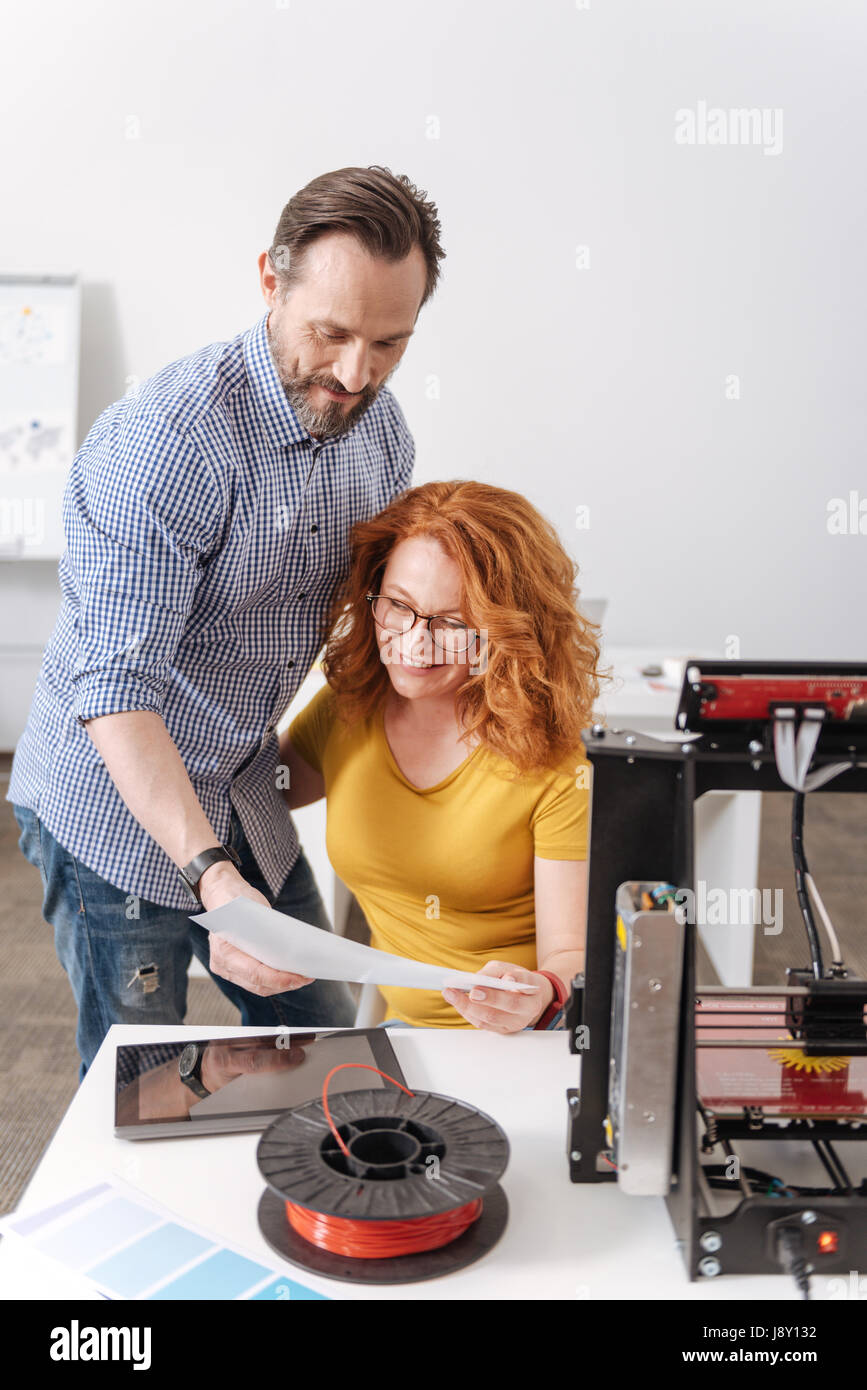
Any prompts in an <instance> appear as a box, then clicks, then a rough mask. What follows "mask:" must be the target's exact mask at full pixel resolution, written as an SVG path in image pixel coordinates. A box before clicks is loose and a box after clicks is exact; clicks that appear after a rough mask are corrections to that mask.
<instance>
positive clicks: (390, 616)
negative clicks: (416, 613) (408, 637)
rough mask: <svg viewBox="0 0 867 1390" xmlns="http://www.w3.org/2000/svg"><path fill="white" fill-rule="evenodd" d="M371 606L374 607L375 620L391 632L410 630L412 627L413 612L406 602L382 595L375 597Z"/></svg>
mask: <svg viewBox="0 0 867 1390" xmlns="http://www.w3.org/2000/svg"><path fill="white" fill-rule="evenodd" d="M370 606H371V608H372V609H373V617H374V621H375V622H377V623H379V626H380V627H385V628H388V631H389V632H409V630H410V628H411V627H412V624H413V612H412V609H411V608H407V606H406V604H405V603H398V601H397V599H393V598H385V597H383V596H380V597H379V598H375V599H374V600H373V603H372V604H371V605H370Z"/></svg>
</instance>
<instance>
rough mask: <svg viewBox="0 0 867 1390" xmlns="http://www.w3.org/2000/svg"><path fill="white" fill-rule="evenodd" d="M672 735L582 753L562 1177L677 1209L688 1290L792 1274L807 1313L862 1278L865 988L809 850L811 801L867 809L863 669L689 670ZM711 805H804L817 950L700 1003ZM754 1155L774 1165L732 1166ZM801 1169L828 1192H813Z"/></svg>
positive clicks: (807, 943) (595, 736)
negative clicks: (571, 1055)
mask: <svg viewBox="0 0 867 1390" xmlns="http://www.w3.org/2000/svg"><path fill="white" fill-rule="evenodd" d="M676 727H677V730H678V731H679V735H680V736H679V737H677V738H676V739H675V740H674V741H671V740H663V739H656V738H651V737H649V736H647V735H643V734H639V733H634V732H628V731H623V730H617V729H608V728H605V727H604V726H602V725H599V724H596V725H594V726H593V727H592V729H590V730H588V731H587V732H586V734H585V738H584V741H585V745H586V749H587V755H588V758H589V759H590V762H591V764H592V767H593V789H592V818H591V833H590V884H589V897H588V927H587V953H586V967H585V968H586V977H585V976H579V977H577V978H576V980H575V981H574V982H573V989H572V997H571V1001H570V1005H569V1010H568V1014H567V1026H568V1028H569V1030H570V1031H569V1036H570V1047H571V1050H572V1051H573V1052H575V1053H579V1054H580V1055H581V1058H582V1060H581V1077H580V1088H576V1089H574V1090H570V1091H569V1093H568V1101H569V1132H568V1152H569V1166H570V1176H571V1179H572V1181H573V1182H604V1181H616V1182H618V1184H619V1185H620V1187H621V1188H622V1189H623V1190H624V1191H625V1192H628V1193H631V1194H634V1195H662V1196H664V1197H665V1199H666V1202H667V1205H668V1209H669V1212H670V1215H671V1218H672V1222H673V1225H674V1228H675V1234H676V1238H677V1243H678V1245H679V1246H680V1248H681V1250H682V1252H683V1257H684V1260H685V1262H686V1268H687V1272H688V1275H689V1277H690V1279H695V1278H699V1277H714V1276H717V1275H719V1274H726V1273H773V1272H780V1270H781V1269H782V1270H787V1271H788V1272H790V1273H791V1274H792V1275H793V1276H794V1278H795V1279H796V1281H797V1283H798V1286H799V1288H800V1290H801V1292H802V1294H803V1295H804V1296H805V1297H807V1296H808V1290H809V1277H810V1274H811V1272H813V1271H817V1270H821V1271H822V1272H828V1273H830V1272H836V1271H849V1270H851V1269H853V1268H857V1267H858V1263H859V1260H861V1259H863V1256H864V1254H865V1252H867V1177H865V1176H864V1174H865V1173H867V1147H860V1148H859V1147H858V1143H857V1141H861V1142H862V1143H863V1141H864V1140H865V1139H867V1026H865V1005H867V981H865V980H863V979H856V978H853V977H852V975H851V973H850V971H849V970H848V969H847V966H846V963H845V961H844V960H843V959H842V952H841V950H840V947H839V944H838V941H837V937H836V933H835V931H834V927H833V924H832V922H831V919H830V916H829V914H828V913H827V911H826V909H825V906H824V903H823V901H822V899H821V896H820V895H819V892H818V889H817V887H816V884H815V882H814V880H813V878H812V876H811V874H810V871H809V868H808V865H807V859H806V853H805V849H804V806H805V798H806V797H807V796H809V795H812V794H814V793H818V792H820V791H821V790H822V789H823V788H826V787H828V786H829V784H831V783H833V789H834V790H835V791H841V792H864V791H867V666H861V665H854V664H850V663H839V664H830V663H811V664H809V665H807V664H793V663H780V662H734V661H719V662H709V661H699V660H694V661H690V662H688V663H687V666H686V674H685V679H684V685H683V689H682V692H681V698H680V705H679V709H678V713H677V719H676ZM716 789H723V790H731V791H735V790H755V791H776V792H779V791H786V790H789V791H790V792H791V794H792V851H793V858H794V874H795V888H796V893H797V900H798V905H799V910H800V914H801V917H802V919H803V933H805V935H804V934H803V933H801V932H799V936H798V942H799V945H798V950H797V955H796V956H795V957H794V958H793V959H792V961H791V964H790V967H789V969H788V970H787V978H786V979H785V980H781V981H780V983H779V984H778V985H775V986H769V987H761V986H758V987H756V986H745V987H740V988H729V987H725V986H714V987H702V988H700V989H697V988H696V966H695V962H696V920H695V914H694V912H692V913H691V912H690V910H689V907H690V904H691V903H694V901H695V898H694V896H691V895H694V894H695V887H696V885H695V883H694V843H693V811H694V805H695V802H696V801H697V799H698V798H699V797H701V796H702V795H704V793H705V792H709V791H713V790H716ZM817 918H818V921H817ZM819 924H821V928H822V931H821V932H820V929H819ZM823 936H824V938H826V939H827V942H828V946H829V953H828V955H827V958H826V952H825V950H824V949H823ZM791 939H792V941H793V942H794V937H792V938H791ZM807 960H808V961H809V963H806V962H807ZM585 979H586V983H585ZM843 1141H845V1142H846V1144H847V1146H848V1147H849V1148H851V1150H852V1152H853V1154H854V1155H855V1156H856V1157H857V1160H858V1161H859V1163H860V1168H859V1172H860V1174H861V1176H860V1178H859V1176H858V1175H857V1174H854V1175H853V1173H850V1171H849V1166H854V1161H853V1160H848V1163H849V1166H847V1164H845V1163H844V1161H843V1159H842V1157H841V1155H840V1153H839V1151H838V1146H839V1145H840V1144H841V1143H842V1142H843ZM757 1144H760V1145H761V1146H763V1147H762V1148H761V1152H762V1153H764V1154H765V1155H767V1154H768V1153H770V1155H771V1160H770V1162H768V1161H767V1159H766V1162H765V1165H764V1166H763V1167H757V1166H755V1164H754V1163H748V1162H746V1161H745V1160H744V1156H743V1153H742V1152H741V1151H740V1150H741V1149H744V1148H753V1149H754V1147H755V1146H756V1145H757ZM736 1145H739V1146H740V1148H739V1149H737V1148H736V1147H735V1146H736ZM805 1152H806V1153H807V1154H808V1155H809V1157H810V1158H811V1159H812V1160H813V1162H814V1163H816V1164H818V1163H820V1164H821V1168H820V1169H819V1174H820V1179H821V1180H820V1182H819V1183H818V1184H816V1183H815V1182H805V1181H804V1180H803V1177H802V1176H800V1175H801V1172H802V1170H803V1157H804V1153H805ZM771 1168H772V1169H773V1171H769V1169H771ZM822 1170H824V1171H822ZM793 1173H795V1174H796V1177H793V1176H792V1174H793Z"/></svg>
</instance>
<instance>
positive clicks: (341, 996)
mask: <svg viewBox="0 0 867 1390" xmlns="http://www.w3.org/2000/svg"><path fill="white" fill-rule="evenodd" d="M13 810H14V812H15V819H16V820H17V822H18V826H19V828H20V830H21V837H20V839H19V842H18V843H19V845H20V846H21V850H22V853H23V854H24V855H25V857H26V858H27V859H29V860H30V862H31V864H35V865H36V867H37V869H38V870H39V872H40V874H41V876H42V887H43V892H44V897H43V903H42V915H43V917H44V918H45V920H46V922H48V923H49V925H50V926H52V927H53V928H54V945H55V949H56V951H57V956H58V959H59V961H60V963H61V965H62V966H63V968H64V970H65V971H66V973H67V975H68V976H69V982H70V984H71V986H72V992H73V994H74V995H75V1002H76V1004H77V1006H78V1031H77V1034H76V1042H77V1044H78V1051H79V1053H80V1055H81V1067H80V1069H79V1080H81V1079H83V1077H84V1075H85V1073H86V1071H87V1069H88V1067H89V1066H90V1064H91V1062H92V1061H93V1059H94V1057H95V1055H96V1052H97V1049H98V1047H99V1045H100V1043H101V1042H102V1040H103V1038H104V1037H105V1035H106V1033H107V1032H108V1030H109V1028H110V1027H111V1025H112V1024H113V1023H136V1024H177V1023H183V1021H184V1016H185V1014H186V1011H187V971H188V969H189V965H190V961H191V959H192V956H193V955H194V954H195V955H196V956H197V957H198V959H199V960H200V961H201V962H202V964H203V965H204V967H205V969H206V970H208V974H209V975H211V979H212V980H213V981H214V984H215V985H217V986H218V988H219V989H220V990H221V991H222V993H223V994H224V995H225V996H226V998H227V999H229V1000H231V1002H232V1003H233V1004H234V1005H235V1006H236V1008H238V1009H239V1010H240V1014H241V1023H242V1025H243V1026H244V1027H247V1026H248V1025H251V1024H252V1025H255V1026H257V1027H266V1028H268V1027H278V1026H279V1025H281V1024H288V1025H290V1026H291V1027H293V1028H325V1027H341V1026H351V1025H352V1023H353V1022H354V1019H355V1006H354V1004H353V1002H352V996H351V994H350V992H349V990H348V988H347V987H346V985H345V984H342V983H341V982H339V981H336V980H314V982H313V983H312V984H310V985H304V986H303V987H302V988H301V989H298V990H289V991H287V992H286V993H285V994H274V995H271V996H269V997H268V998H261V997H260V996H259V995H258V994H251V993H250V992H249V991H248V990H246V989H242V988H241V986H240V985H236V984H232V983H231V981H229V980H224V979H223V978H222V977H221V976H220V975H214V974H212V973H211V971H210V968H209V964H208V961H209V950H208V937H209V933H208V932H207V931H206V929H205V928H204V927H202V926H199V924H198V923H197V922H193V921H191V920H190V917H189V914H188V912H187V911H185V910H179V909H177V908H171V907H160V906H159V905H158V904H157V903H152V902H148V901H146V900H145V899H139V900H136V899H133V898H131V897H130V896H129V895H128V894H127V893H124V892H123V891H122V890H121V889H120V888H115V887H114V886H113V885H112V884H110V883H107V882H106V881H105V879H103V878H100V877H99V875H98V874H95V873H94V872H93V871H92V870H91V869H88V868H87V867H86V866H85V865H84V864H82V863H81V862H80V861H79V860H77V859H76V858H75V857H74V856H73V855H72V854H70V853H69V851H68V850H65V849H64V848H63V846H62V845H60V844H58V842H57V841H56V840H55V839H54V838H53V836H52V835H51V834H49V832H48V830H46V828H45V826H44V825H43V824H42V822H41V821H40V820H39V818H38V816H36V815H35V813H34V812H33V811H30V810H28V809H26V808H25V807H22V806H14V807H13ZM230 836H231V843H232V845H233V847H234V848H235V849H236V850H237V851H238V853H239V854H240V856H241V873H242V874H243V876H244V878H245V879H246V880H247V882H248V883H249V884H251V885H252V886H253V887H254V888H258V889H259V891H260V892H261V893H264V894H265V897H266V898H267V899H268V901H269V902H270V903H271V904H272V906H273V907H275V908H276V909H277V911H278V912H286V913H288V914H289V915H290V916H292V917H298V918H300V919H301V921H302V922H311V923H312V924H313V925H314V926H316V927H321V928H322V930H323V931H330V930H331V928H330V925H329V922H328V916H327V913H326V911H325V907H324V905H323V903H322V899H321V898H320V896H319V890H318V889H317V887H316V881H315V879H314V877H313V873H312V871H311V869H310V865H309V864H308V863H307V860H306V859H305V858H304V855H303V854H302V855H301V857H300V858H299V860H298V862H297V863H296V864H295V866H294V868H293V869H292V870H291V872H290V873H289V875H288V876H287V878H286V882H285V883H284V884H283V887H282V888H281V890H280V892H279V894H278V895H277V897H276V899H275V898H274V896H273V894H272V893H271V892H270V890H269V888H268V885H267V884H266V883H265V880H264V879H263V877H262V874H261V872H260V870H259V866H258V864H257V863H256V860H255V858H254V856H253V851H252V850H251V849H250V846H249V845H248V843H247V840H246V838H245V836H244V832H243V830H242V828H241V823H240V821H239V819H238V817H237V815H236V813H235V812H234V811H233V812H232V825H231V830H230ZM131 907H133V908H135V909H137V912H138V915H137V916H135V915H133V916H130V915H128V914H129V912H130V908H131ZM201 910H202V909H199V908H197V907H196V905H195V903H194V902H193V900H192V898H191V899H190V911H191V912H196V911H201Z"/></svg>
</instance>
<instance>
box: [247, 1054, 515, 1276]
mask: <svg viewBox="0 0 867 1390" xmlns="http://www.w3.org/2000/svg"><path fill="white" fill-rule="evenodd" d="M346 1068H359V1069H360V1070H363V1071H369V1072H376V1073H377V1074H378V1075H379V1076H381V1077H383V1078H384V1080H386V1081H387V1082H389V1083H390V1085H392V1086H393V1087H394V1088H395V1090H394V1091H384V1090H383V1089H382V1088H378V1089H361V1090H354V1089H349V1090H345V1091H343V1092H341V1094H340V1095H339V1096H338V1097H337V1098H334V1097H329V1092H328V1088H329V1084H330V1082H331V1081H332V1079H333V1077H334V1076H335V1075H336V1074H337V1073H338V1072H342V1071H344V1069H346ZM508 1154H509V1143H508V1139H507V1138H506V1136H505V1135H504V1134H503V1132H502V1130H501V1129H500V1128H499V1126H498V1125H497V1124H496V1122H495V1121H494V1120H492V1119H491V1117H490V1116H489V1115H485V1114H484V1113H483V1112H481V1111H479V1110H475V1109H474V1108H473V1107H472V1106H470V1105H468V1104H466V1103H465V1102H464V1101H459V1100H456V1099H455V1098H454V1097H453V1096H443V1095H439V1094H437V1093H436V1092H427V1091H422V1092H419V1091H411V1090H410V1089H409V1088H408V1087H407V1086H404V1085H403V1084H402V1082H400V1081H398V1080H396V1079H395V1077H393V1076H389V1074H388V1072H384V1071H380V1069H379V1067H374V1066H371V1065H370V1064H369V1063H366V1062H342V1063H339V1064H338V1065H337V1066H335V1067H332V1068H331V1070H330V1071H329V1072H328V1075H327V1076H326V1077H325V1080H324V1082H323V1084H322V1096H321V1100H319V1101H308V1102H305V1104H303V1105H300V1106H296V1107H294V1108H293V1109H291V1110H288V1111H286V1112H285V1113H284V1114H283V1115H281V1116H279V1117H278V1119H276V1120H275V1121H274V1123H273V1124H272V1125H271V1126H270V1128H269V1129H268V1130H267V1131H266V1133H265V1134H264V1135H263V1136H262V1138H261V1140H260V1141H259V1149H258V1162H259V1169H260V1172H261V1173H262V1175H263V1177H264V1178H265V1179H266V1181H267V1183H268V1188H269V1190H268V1191H267V1192H266V1193H265V1194H264V1195H263V1197H262V1199H261V1200H260V1205H259V1224H260V1229H261V1230H262V1233H263V1234H264V1236H265V1238H266V1240H267V1241H268V1243H269V1244H270V1245H271V1246H272V1248H273V1249H275V1250H276V1251H277V1252H278V1254H280V1255H282V1256H283V1257H284V1258H285V1259H288V1260H289V1261H290V1262H291V1263H293V1264H297V1265H299V1266H300V1267H301V1268H302V1269H306V1270H308V1271H310V1272H311V1273H313V1274H319V1275H323V1276H324V1277H326V1278H334V1279H349V1280H354V1281H355V1282H360V1283H402V1282H412V1281H415V1280H418V1279H428V1278H435V1277H438V1276H439V1275H440V1274H447V1273H451V1272H452V1271H453V1270H456V1269H462V1268H464V1267H465V1266H466V1265H468V1264H471V1263H473V1261H475V1260H477V1259H479V1258H480V1257H481V1256H482V1255H484V1254H486V1253H487V1251H488V1250H490V1249H491V1248H492V1247H493V1246H494V1245H495V1244H496V1242H497V1240H498V1239H499V1237H500V1236H501V1234H502V1232H503V1230H504V1229H505V1225H506V1219H507V1214H508V1203H507V1201H506V1197H505V1194H504V1193H503V1191H502V1189H501V1188H500V1187H499V1185H498V1181H497V1180H498V1178H499V1177H500V1175H501V1173H502V1172H503V1170H504V1168H505V1166H506V1163H507V1161H508ZM468 1199H469V1200H468ZM401 1257H404V1258H403V1259H402V1258H401Z"/></svg>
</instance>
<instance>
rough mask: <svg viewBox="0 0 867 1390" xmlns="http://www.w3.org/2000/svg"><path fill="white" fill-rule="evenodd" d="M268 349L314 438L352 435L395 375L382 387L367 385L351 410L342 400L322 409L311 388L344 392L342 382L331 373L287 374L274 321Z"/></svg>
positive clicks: (283, 382)
mask: <svg viewBox="0 0 867 1390" xmlns="http://www.w3.org/2000/svg"><path fill="white" fill-rule="evenodd" d="M268 346H269V347H270V349H271V357H272V359H273V361H274V366H275V368H276V369H277V375H278V376H279V378H280V382H281V385H282V387H283V390H284V391H285V392H286V399H287V400H288V402H289V404H290V405H291V407H292V409H293V410H294V411H295V414H296V416H297V417H298V421H299V423H300V424H301V425H303V427H304V429H305V430H307V433H308V434H312V435H314V436H315V437H316V438H317V439H337V438H338V437H339V436H340V435H342V434H348V433H349V431H350V430H351V429H352V428H353V426H354V425H356V424H357V423H358V421H359V420H360V419H361V417H362V415H364V413H365V412H366V411H368V410H369V409H370V407H371V406H372V405H373V402H374V401H375V400H376V398H377V396H378V395H379V393H380V391H381V390H382V388H383V386H384V385H385V383H386V381H388V379H389V377H390V376H391V375H392V373H391V372H389V374H388V376H387V377H386V378H385V380H384V381H382V382H381V383H380V384H379V386H376V387H373V386H365V387H364V389H363V390H362V391H360V392H359V393H358V396H357V397H354V398H353V404H352V405H351V406H350V407H349V409H348V410H347V409H346V407H345V406H343V405H341V403H340V402H339V401H329V402H328V405H327V406H325V408H324V409H321V410H320V409H318V408H317V407H316V406H315V405H313V403H312V401H311V400H310V391H309V388H310V387H311V386H314V385H315V386H327V387H328V389H329V391H342V390H343V389H344V388H343V386H342V385H341V383H340V382H339V381H338V380H337V379H336V377H333V376H332V375H331V373H330V372H311V373H310V375H309V376H294V375H292V374H290V373H289V372H287V370H286V368H285V367H284V365H283V362H282V360H281V357H280V355H279V344H275V341H274V336H273V334H272V332H271V325H270V321H269V324H268ZM275 349H276V350H275Z"/></svg>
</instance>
